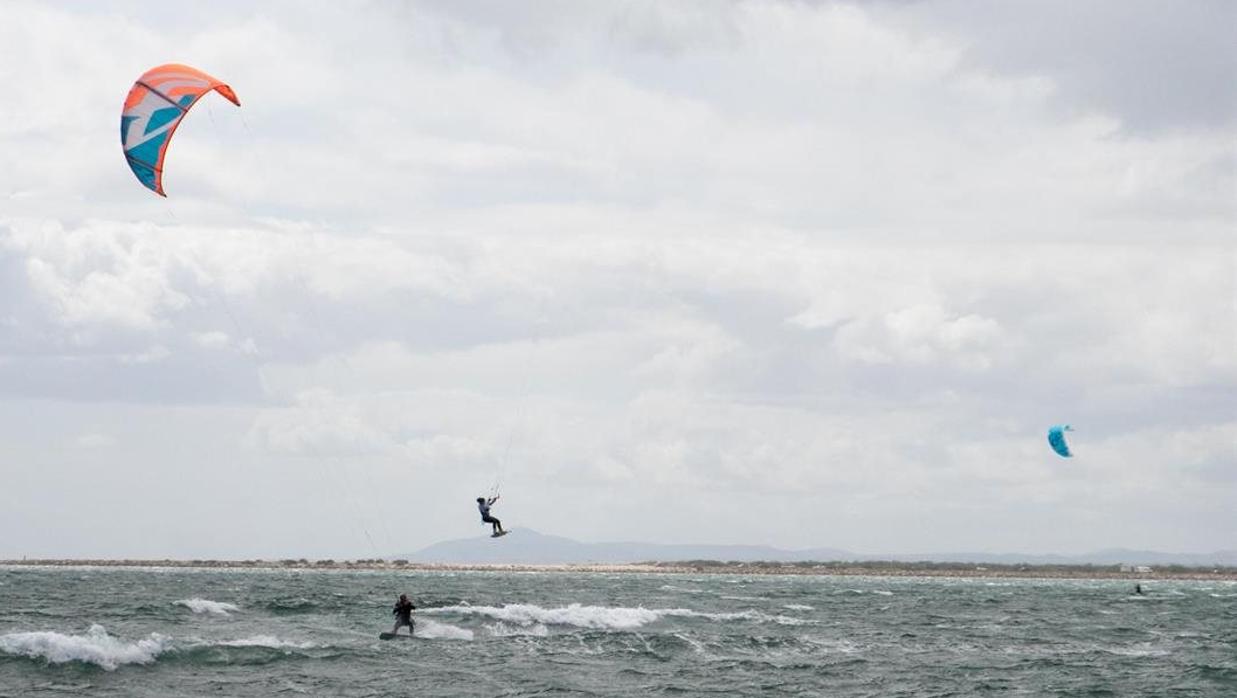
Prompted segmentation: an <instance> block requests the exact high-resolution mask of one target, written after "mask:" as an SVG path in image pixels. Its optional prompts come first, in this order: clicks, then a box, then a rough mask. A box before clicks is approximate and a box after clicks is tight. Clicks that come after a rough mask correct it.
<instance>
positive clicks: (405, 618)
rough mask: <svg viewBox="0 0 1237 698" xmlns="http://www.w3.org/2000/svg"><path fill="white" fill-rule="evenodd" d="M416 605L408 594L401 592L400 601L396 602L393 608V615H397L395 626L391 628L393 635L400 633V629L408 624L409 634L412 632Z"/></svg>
mask: <svg viewBox="0 0 1237 698" xmlns="http://www.w3.org/2000/svg"><path fill="white" fill-rule="evenodd" d="M414 608H416V606H413V605H412V602H411V601H409V600H408V595H407V594H400V595H399V601H397V602H396V603H395V608H394V609H392V610H391V615H393V616H395V627H394V628H392V629H391V634H392V635H397V634H399V629H400V628H402V627H404V626H405V625H406V626H408V634H409V635H411V634H412V610H413V609H414Z"/></svg>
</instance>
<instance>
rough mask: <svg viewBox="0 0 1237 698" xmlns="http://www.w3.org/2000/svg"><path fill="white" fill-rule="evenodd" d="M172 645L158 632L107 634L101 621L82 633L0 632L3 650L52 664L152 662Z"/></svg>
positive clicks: (106, 666) (107, 665)
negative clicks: (141, 635)
mask: <svg viewBox="0 0 1237 698" xmlns="http://www.w3.org/2000/svg"><path fill="white" fill-rule="evenodd" d="M170 646H171V638H169V637H167V636H165V635H160V634H159V633H151V634H150V635H148V636H147V637H146V638H144V639H141V640H134V641H126V640H122V639H120V638H118V637H113V636H111V635H108V634H107V630H106V629H105V628H104V627H103V626H102V625H92V626H90V629H89V630H87V631H86V632H85V634H83V635H65V634H63V633H57V632H51V631H39V632H28V633H9V634H7V635H0V652H5V653H7V654H11V655H16V656H24V657H30V658H31V659H43V660H45V661H46V662H48V663H49V664H64V663H67V662H85V663H87V664H95V665H97V666H100V667H102V668H104V669H106V670H108V671H113V670H115V669H116V668H117V667H119V666H121V665H123V664H150V663H152V662H154V661H155V658H156V657H158V656H159V655H160V654H162V653H163V652H165V651H167V650H168V649H169V648H170Z"/></svg>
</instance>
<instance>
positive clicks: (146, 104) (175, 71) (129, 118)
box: [120, 63, 241, 196]
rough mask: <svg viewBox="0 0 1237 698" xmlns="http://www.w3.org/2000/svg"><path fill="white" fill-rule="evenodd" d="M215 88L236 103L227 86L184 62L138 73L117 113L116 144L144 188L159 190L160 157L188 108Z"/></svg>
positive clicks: (233, 93)
mask: <svg viewBox="0 0 1237 698" xmlns="http://www.w3.org/2000/svg"><path fill="white" fill-rule="evenodd" d="M211 90H215V91H216V92H218V93H219V94H221V95H223V96H224V97H225V98H227V100H228V101H229V102H231V103H233V104H235V105H236V106H238V107H239V106H240V105H241V103H240V100H239V99H237V98H236V93H235V92H233V91H232V88H231V87H228V86H227V85H225V84H223V83H222V82H220V81H218V80H216V79H215V78H213V77H211V76H210V75H207V74H206V73H203V72H202V71H200V70H198V69H197V68H190V67H189V66H187V65H180V64H178V63H168V64H167V65H161V66H158V67H157V68H151V69H150V70H148V71H146V72H145V73H142V77H140V78H138V79H137V82H135V83H133V87H132V88H131V89H130V90H129V96H128V97H126V98H125V108H124V111H122V112H121V113H120V144H121V147H123V148H124V151H125V159H126V160H128V162H129V168H130V169H132V170H133V174H134V175H135V176H136V177H137V178H138V181H140V182H141V183H142V184H143V185H145V186H146V188H147V189H150V190H151V191H153V192H155V193H156V194H158V195H160V196H167V194H164V193H163V157H164V154H165V153H166V152H167V148H168V143H169V142H170V141H171V140H172V134H173V133H175V132H176V127H177V126H179V125H180V120H181V119H183V118H185V114H187V113H188V112H189V108H190V107H192V106H193V105H194V103H195V102H197V101H198V99H200V98H201V97H202V95H204V94H206V93H207V92H210V91H211Z"/></svg>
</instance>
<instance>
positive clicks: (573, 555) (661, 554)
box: [393, 528, 1237, 566]
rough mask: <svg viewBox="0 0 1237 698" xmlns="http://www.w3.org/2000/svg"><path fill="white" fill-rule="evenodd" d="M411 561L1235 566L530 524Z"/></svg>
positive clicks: (430, 550) (429, 550) (1225, 559)
mask: <svg viewBox="0 0 1237 698" xmlns="http://www.w3.org/2000/svg"><path fill="white" fill-rule="evenodd" d="M393 557H395V558H404V559H408V560H412V561H414V562H440V563H456V564H472V563H483V564H484V563H490V564H504V563H511V564H541V565H550V564H567V563H589V562H596V563H623V562H681V561H686V560H718V561H722V562H756V561H766V562H800V561H806V560H814V561H819V562H832V561H851V560H853V561H870V560H891V561H897V562H966V563H976V564H983V563H989V564H1006V565H1016V564H1020V563H1025V564H1030V565H1085V564H1094V565H1116V564H1123V563H1124V564H1131V565H1186V566H1208V565H1217V566H1237V550H1222V551H1219V552H1214V553H1160V552H1155V551H1151V550H1126V549H1121V548H1116V549H1111V550H1100V551H1096V552H1093V553H1086V554H1082V555H1051V554H1049V555H1025V554H1019V553H965V552H958V553H930V554H923V555H867V554H859V553H853V552H850V551H847V550H839V549H836V548H808V549H804V550H783V549H781V548H775V547H772V546H768V545H691V544H663V543H634V542H619V543H582V542H580V541H577V540H572V539H570V538H565V537H563V536H554V535H548V534H545V533H539V532H537V531H534V530H532V529H529V528H521V529H518V530H516V531H513V532H512V533H511V535H509V536H506V537H504V538H500V539H494V538H490V537H489V536H478V537H475V538H460V539H457V540H448V541H443V542H441V543H435V544H433V545H431V546H429V547H426V548H423V549H421V550H418V551H417V552H415V553H407V554H403V555H395V556H393Z"/></svg>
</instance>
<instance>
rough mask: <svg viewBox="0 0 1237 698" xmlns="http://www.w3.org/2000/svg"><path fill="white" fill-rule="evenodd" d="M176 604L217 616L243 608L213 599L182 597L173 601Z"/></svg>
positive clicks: (196, 611) (195, 611)
mask: <svg viewBox="0 0 1237 698" xmlns="http://www.w3.org/2000/svg"><path fill="white" fill-rule="evenodd" d="M172 605H174V606H184V607H185V608H187V609H189V610H190V611H193V612H194V613H209V614H211V615H215V616H226V615H228V614H230V613H232V612H233V611H239V610H241V609H240V607H239V606H237V605H236V604H230V603H225V602H223V601H211V600H210V599H199V598H196V597H195V598H192V599H181V600H179V601H173V602H172Z"/></svg>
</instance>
